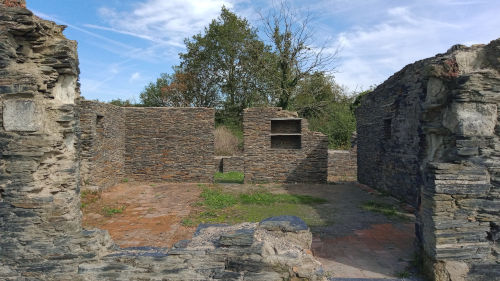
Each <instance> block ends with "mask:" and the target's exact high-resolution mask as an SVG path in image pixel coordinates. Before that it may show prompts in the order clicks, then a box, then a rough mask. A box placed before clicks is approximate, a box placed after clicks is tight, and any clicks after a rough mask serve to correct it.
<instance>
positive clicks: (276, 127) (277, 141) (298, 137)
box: [271, 118, 302, 149]
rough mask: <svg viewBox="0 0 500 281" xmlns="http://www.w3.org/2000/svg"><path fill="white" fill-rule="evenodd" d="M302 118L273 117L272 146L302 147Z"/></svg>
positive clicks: (278, 147) (284, 147) (282, 147)
mask: <svg viewBox="0 0 500 281" xmlns="http://www.w3.org/2000/svg"><path fill="white" fill-rule="evenodd" d="M301 142H302V119H300V118H277V119H271V148H275V149H301V148H302V143H301Z"/></svg>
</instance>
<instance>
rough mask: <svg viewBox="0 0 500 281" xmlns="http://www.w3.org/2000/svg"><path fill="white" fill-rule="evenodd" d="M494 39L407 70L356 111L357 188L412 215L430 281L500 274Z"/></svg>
mask: <svg viewBox="0 0 500 281" xmlns="http://www.w3.org/2000/svg"><path fill="white" fill-rule="evenodd" d="M499 103H500V39H499V40H494V41H492V42H491V43H490V44H488V45H475V46H472V47H465V46H461V45H457V46H454V47H452V48H451V49H450V50H449V51H448V52H446V53H445V54H439V55H437V56H435V57H433V58H429V59H425V60H422V61H418V62H416V63H414V64H411V65H408V66H406V67H405V68H403V69H402V70H401V71H399V72H398V73H396V74H394V75H393V76H392V77H391V78H389V79H388V80H387V81H385V82H384V83H383V84H382V85H380V86H379V87H377V88H376V89H375V90H374V91H373V92H372V93H370V94H368V95H367V96H366V97H364V98H363V99H362V102H361V106H360V107H359V108H358V110H357V112H356V115H357V122H358V125H357V132H358V180H359V181H360V182H361V183H364V184H367V185H370V186H372V187H375V188H379V189H383V190H385V191H387V192H389V193H391V194H392V195H395V196H397V197H399V198H402V199H405V200H406V201H408V202H409V203H412V204H414V205H416V206H417V207H418V211H417V212H418V213H417V216H418V223H417V227H416V229H417V233H416V234H417V239H418V242H419V244H420V245H421V246H422V248H423V254H424V258H425V260H426V268H427V270H428V272H429V274H430V276H431V277H432V278H433V279H435V280H447V281H448V280H453V281H455V280H496V279H497V278H498V276H500V248H499V245H498V242H499V240H500V229H499V225H500V181H499V180H498V179H499V178H500V158H499V155H500V137H499V135H500V124H499V122H498V118H499V114H498V108H499Z"/></svg>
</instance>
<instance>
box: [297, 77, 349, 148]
mask: <svg viewBox="0 0 500 281" xmlns="http://www.w3.org/2000/svg"><path fill="white" fill-rule="evenodd" d="M353 100H354V98H353V97H349V96H348V95H347V94H346V91H345V90H344V89H343V88H342V87H340V86H339V85H338V84H337V83H335V80H334V79H333V77H332V76H329V75H326V74H325V73H324V72H315V73H313V74H309V75H305V76H304V78H303V79H302V80H301V81H299V82H298V83H297V86H296V87H295V89H294V94H293V99H291V101H290V103H291V104H290V107H291V108H292V109H293V110H295V111H297V112H298V113H299V115H300V116H301V117H304V118H307V119H308V121H309V129H311V130H313V131H319V132H322V133H324V134H325V135H327V136H328V142H329V147H330V148H343V149H346V148H349V147H350V140H351V135H352V133H353V132H354V131H355V130H356V118H355V116H354V112H353V110H352V103H353Z"/></svg>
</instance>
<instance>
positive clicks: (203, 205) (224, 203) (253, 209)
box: [181, 186, 329, 226]
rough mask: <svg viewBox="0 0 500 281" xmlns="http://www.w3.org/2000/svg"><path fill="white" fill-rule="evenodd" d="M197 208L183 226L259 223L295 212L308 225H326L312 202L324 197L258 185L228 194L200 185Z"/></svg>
mask: <svg viewBox="0 0 500 281" xmlns="http://www.w3.org/2000/svg"><path fill="white" fill-rule="evenodd" d="M200 197H201V199H202V200H200V201H199V202H197V203H195V204H193V206H198V208H197V211H193V213H192V214H191V215H190V216H189V217H188V218H185V219H184V220H183V221H182V222H181V223H182V225H184V226H193V225H197V224H199V223H229V224H236V223H241V222H258V221H261V220H263V219H265V218H268V217H272V216H279V215H295V216H298V217H300V218H302V219H303V220H304V221H305V222H306V223H307V224H308V225H309V226H321V225H326V224H327V223H329V222H327V221H325V220H324V219H322V218H321V216H320V215H319V214H318V212H317V211H316V209H315V206H314V205H317V204H322V203H326V202H327V200H325V199H323V198H317V197H313V196H308V195H299V194H274V193H271V192H269V190H267V189H266V188H263V187H260V188H259V189H258V190H255V191H252V192H239V193H234V192H233V193H231V192H227V191H224V190H223V189H222V188H220V187H217V186H212V187H206V186H205V187H203V191H202V193H201V196H200Z"/></svg>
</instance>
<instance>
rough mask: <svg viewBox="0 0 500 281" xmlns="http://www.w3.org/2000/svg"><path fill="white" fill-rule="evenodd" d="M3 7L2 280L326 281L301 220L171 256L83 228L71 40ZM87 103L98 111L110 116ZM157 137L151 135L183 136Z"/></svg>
mask: <svg viewBox="0 0 500 281" xmlns="http://www.w3.org/2000/svg"><path fill="white" fill-rule="evenodd" d="M5 1H6V0H0V66H1V67H0V280H2V281H3V280H5V281H35V280H37V281H38V280H48V281H49V280H50V281H62V280H72V281H92V280H271V281H274V280H276V281H277V280H291V279H299V278H300V279H302V278H304V279H305V278H307V280H323V281H324V280H326V278H325V276H324V275H323V271H322V269H321V265H320V264H319V263H318V262H317V261H316V260H315V259H314V258H313V256H312V255H311V252H310V246H311V240H312V234H311V233H310V231H309V229H308V228H307V226H306V225H305V223H304V222H302V221H301V220H300V219H298V218H293V217H281V218H273V219H268V220H266V221H263V222H261V223H260V224H259V225H257V224H244V225H238V226H234V227H228V226H225V227H220V226H219V227H200V228H199V230H198V231H197V233H196V235H195V237H194V238H193V240H192V241H180V242H179V243H177V244H176V246H175V248H173V249H164V248H154V247H135V248H129V249H119V248H118V247H117V246H116V245H114V244H113V242H112V241H111V240H110V238H109V235H108V234H107V232H105V231H101V230H84V229H82V226H81V212H80V178H79V177H80V169H79V168H80V167H79V166H80V165H79V163H80V161H79V158H78V154H79V140H78V136H79V132H80V131H82V130H81V129H80V128H79V120H80V118H79V117H78V110H77V108H76V105H75V100H76V99H77V98H78V96H79V84H78V59H77V54H76V43H75V42H73V41H69V40H67V39H66V38H65V37H64V36H63V35H62V30H63V27H62V26H58V25H56V24H54V23H52V22H49V21H45V20H42V19H40V18H38V17H36V16H34V15H33V14H32V13H31V12H30V11H29V10H26V9H25V8H23V7H8V6H6V5H4V4H5V3H6V2H5ZM9 3H10V2H9ZM87 105H90V106H96V110H97V111H98V112H97V113H98V114H100V113H99V110H104V111H100V112H101V113H104V114H110V110H111V109H112V108H111V107H109V108H107V107H106V106H104V105H102V107H101V108H99V107H100V106H101V105H99V104H92V103H89V104H87ZM113 110H114V109H113ZM149 111H150V109H142V111H134V114H135V113H137V112H144V113H150V112H149ZM161 111H162V112H164V113H166V112H169V113H176V114H181V113H183V111H182V110H181V111H169V110H161ZM129 112H131V111H129ZM198 112H200V114H202V115H203V114H208V113H207V112H206V110H204V109H200V110H198ZM212 113H213V111H212ZM82 114H83V115H85V114H88V112H87V113H85V112H83V113H82ZM113 114H115V113H113ZM152 114H154V113H152ZM187 115H189V114H185V116H187ZM81 116H82V115H80V117H81ZM108 117H109V116H108ZM190 117H195V116H194V115H190ZM212 117H213V116H212ZM82 118H83V120H89V119H86V117H85V116H84V117H82ZM90 118H91V119H92V117H90ZM96 118H97V117H96ZM104 118H106V115H104ZM159 118H160V117H159ZM210 120H213V118H210ZM101 121H102V122H106V121H105V120H104V119H103V120H101ZM110 122H111V121H110ZM141 122H145V121H141ZM210 122H213V121H209V122H208V124H207V126H208V127H211V128H210V131H212V130H213V123H210ZM89 123H92V122H89ZM108 125H109V124H108ZM108 125H106V123H103V126H102V128H103V129H104V131H106V130H111V128H109V127H107V126H108ZM167 125H169V124H168V123H167ZM170 125H171V127H170V128H173V127H176V126H177V127H178V125H172V124H170ZM96 127H97V132H96V134H99V132H98V130H100V129H99V126H96ZM87 128H88V127H87ZM158 132H159V133H158V134H156V135H155V136H157V137H164V136H165V134H166V133H167V132H168V133H180V131H178V130H176V131H172V130H167V129H164V128H162V129H158ZM82 135H83V133H82ZM134 135H135V136H137V135H138V134H137V132H134ZM144 136H145V134H144ZM175 136H176V137H177V135H175ZM179 138H181V136H180V137H179ZM87 139H88V136H87ZM211 139H213V138H211ZM93 141H94V142H98V143H99V142H101V141H102V140H100V137H96V138H93ZM106 141H111V140H106ZM186 143H188V144H192V143H190V142H186ZM202 144H203V142H202ZM196 145H199V143H197V144H196ZM103 146H105V145H104V144H103V143H100V145H99V147H103ZM89 159H90V158H89ZM209 159H210V160H209V161H212V160H213V153H212V155H210V157H209ZM201 161H204V160H203V159H202V160H201ZM211 163H212V164H211V165H208V166H212V170H210V174H211V173H212V172H213V162H211Z"/></svg>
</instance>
